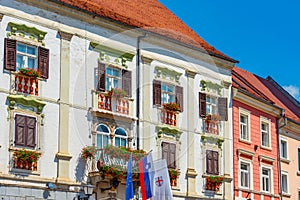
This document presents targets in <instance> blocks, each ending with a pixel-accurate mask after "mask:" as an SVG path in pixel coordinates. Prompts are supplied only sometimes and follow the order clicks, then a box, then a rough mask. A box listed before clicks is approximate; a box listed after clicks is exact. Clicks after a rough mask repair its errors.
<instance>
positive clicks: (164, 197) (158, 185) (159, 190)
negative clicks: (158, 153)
mask: <svg viewBox="0 0 300 200" xmlns="http://www.w3.org/2000/svg"><path fill="white" fill-rule="evenodd" d="M154 169H155V173H154V180H153V181H154V190H153V196H152V200H172V199H173V195H172V189H171V184H170V178H169V172H168V167H167V162H166V160H165V159H164V160H158V161H156V162H154Z"/></svg>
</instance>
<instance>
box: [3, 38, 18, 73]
mask: <svg viewBox="0 0 300 200" xmlns="http://www.w3.org/2000/svg"><path fill="white" fill-rule="evenodd" d="M4 48H5V49H4V69H6V70H10V71H16V58H17V41H16V40H12V39H9V38H5V39H4Z"/></svg>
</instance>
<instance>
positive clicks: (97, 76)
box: [0, 0, 236, 199]
mask: <svg viewBox="0 0 300 200" xmlns="http://www.w3.org/2000/svg"><path fill="white" fill-rule="evenodd" d="M153 28H155V27H153ZM0 43H1V47H2V48H0V55H1V58H2V59H0V65H1V66H3V68H2V69H3V70H1V73H0V101H1V102H2V106H1V107H0V109H1V113H2V114H1V115H0V127H1V133H0V155H1V156H0V197H2V198H3V199H74V198H78V197H80V196H81V194H82V193H83V191H82V185H84V184H86V183H87V182H88V183H91V184H93V185H94V186H95V189H94V194H93V196H94V197H95V198H96V199H114V198H115V197H114V195H115V196H116V198H119V199H124V198H125V190H124V189H125V183H124V179H122V180H119V182H120V183H119V185H118V187H117V189H116V190H112V189H111V188H110V189H107V188H109V187H110V186H111V184H112V180H111V179H110V178H107V177H103V175H102V174H101V172H99V170H98V168H99V167H98V168H97V166H96V164H97V159H98V157H96V160H93V161H91V162H90V161H84V160H83V159H82V158H81V150H82V148H83V147H85V146H87V145H88V146H95V147H97V149H101V148H102V147H104V146H106V145H113V146H118V147H119V146H124V147H126V148H130V149H142V150H144V151H146V152H149V151H152V155H153V157H154V160H156V159H160V158H164V159H166V160H167V164H168V167H169V168H171V169H174V170H177V171H178V172H179V175H178V177H177V178H176V181H175V182H174V183H172V192H173V196H174V199H193V198H194V199H207V198H212V197H214V198H216V199H224V198H225V199H232V198H233V183H232V177H233V172H232V167H231V166H232V163H233V161H232V159H233V152H232V125H231V124H232V123H231V119H232V110H231V69H232V67H233V65H234V63H235V62H236V61H234V60H232V59H230V58H228V57H225V56H224V57H222V56H219V55H215V54H212V53H209V52H206V51H204V50H203V49H199V48H195V47H192V46H189V45H186V44H183V43H180V42H178V41H177V42H176V41H174V40H172V39H168V38H167V37H165V36H161V35H159V34H155V33H153V32H152V31H151V30H150V31H149V30H148V31H146V30H145V29H132V27H130V26H128V25H126V24H120V23H117V22H115V21H113V20H111V19H107V18H103V17H101V16H97V15H92V14H91V13H89V12H84V11H82V10H78V9H74V8H73V7H70V6H66V5H63V4H58V3H57V2H55V1H46V0H42V1H37V0H29V1H26V2H23V1H18V0H2V1H1V3H0ZM24 68H30V69H35V70H38V71H39V72H40V73H41V74H40V77H38V78H35V77H34V76H33V75H32V74H30V73H32V71H30V70H27V71H26V70H24ZM26 73H27V74H26ZM112 88H114V91H115V92H118V91H119V92H120V93H122V92H125V93H123V94H119V95H117V94H115V95H110V93H111V91H112V90H111V89H112ZM171 102H174V103H176V105H179V107H180V109H179V111H176V112H174V111H172V112H169V111H166V110H165V109H164V108H163V105H164V104H168V103H171ZM25 150H26V151H25ZM24 152H26V153H27V154H28V155H29V157H30V156H31V157H30V159H31V160H30V162H29V158H25V157H24V156H23V157H22V155H20V154H22V153H24ZM28 152H29V153H28ZM19 157H20V158H21V157H22V158H23V160H22V159H21V160H22V161H20V160H19ZM98 163H99V162H98ZM98 165H99V164H98ZM216 177H217V178H218V177H219V178H220V179H221V180H222V183H221V184H215V183H212V182H209V178H216ZM125 180H126V179H125ZM51 184H54V185H55V186H54V187H51V186H50V187H49V185H51ZM101 189H102V191H101Z"/></svg>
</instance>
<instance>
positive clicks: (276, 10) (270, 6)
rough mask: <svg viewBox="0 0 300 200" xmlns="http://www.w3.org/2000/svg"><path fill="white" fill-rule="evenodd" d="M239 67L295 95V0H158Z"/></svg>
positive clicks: (299, 68)
mask: <svg viewBox="0 0 300 200" xmlns="http://www.w3.org/2000/svg"><path fill="white" fill-rule="evenodd" d="M159 1H160V2H161V3H162V4H164V5H165V6H166V7H167V8H168V9H169V10H171V11H172V12H173V13H174V14H176V15H177V16H178V17H179V18H180V19H181V20H182V21H183V22H185V23H186V24H187V25H188V26H189V27H190V28H192V29H193V30H194V31H195V32H196V33H198V35H200V36H201V37H202V38H203V39H204V40H205V41H207V42H208V43H209V44H210V45H212V46H214V47H215V48H216V49H218V50H220V51H221V52H223V53H225V54H226V55H228V56H230V57H232V58H234V59H236V60H238V61H240V63H239V64H237V66H238V67H240V68H243V69H245V70H247V71H250V72H252V73H254V74H256V75H259V76H261V77H264V78H266V77H267V76H271V77H272V78H273V79H274V80H275V81H276V82H277V83H279V84H280V85H281V86H283V87H285V88H286V90H288V91H289V92H290V93H291V94H292V95H293V96H295V97H296V99H297V100H298V101H299V100H300V94H299V88H300V77H299V76H300V1H299V0H289V1H278V0H273V1H271V0H264V1H261V0H260V1H259V0H252V1H242V0H227V1H221V0H216V1H210V0H205V1H204V0H190V1H187V0H185V1H183V0H176V1H174V0H159Z"/></svg>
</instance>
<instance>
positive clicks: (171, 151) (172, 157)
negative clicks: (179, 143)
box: [168, 143, 176, 169]
mask: <svg viewBox="0 0 300 200" xmlns="http://www.w3.org/2000/svg"><path fill="white" fill-rule="evenodd" d="M169 158H170V162H169V164H168V167H169V168H173V169H176V144H172V143H169Z"/></svg>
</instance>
